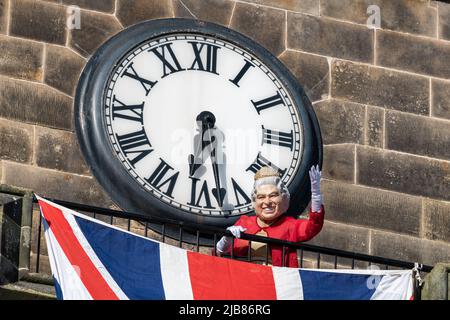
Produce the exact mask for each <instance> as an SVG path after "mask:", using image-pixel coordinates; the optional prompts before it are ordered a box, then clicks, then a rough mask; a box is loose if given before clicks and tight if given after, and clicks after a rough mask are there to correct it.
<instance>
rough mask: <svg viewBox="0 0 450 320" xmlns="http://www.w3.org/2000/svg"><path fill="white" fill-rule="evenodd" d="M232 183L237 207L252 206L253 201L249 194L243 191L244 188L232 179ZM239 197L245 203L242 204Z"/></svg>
mask: <svg viewBox="0 0 450 320" xmlns="http://www.w3.org/2000/svg"><path fill="white" fill-rule="evenodd" d="M231 183H232V184H233V190H234V195H235V196H236V204H237V206H242V205H247V204H250V202H251V200H250V198H249V197H248V195H247V193H246V192H245V191H244V190H242V188H241V187H240V186H239V185H238V184H237V182H236V181H235V180H234V179H233V178H231ZM239 196H241V198H243V199H244V203H241V202H240V200H239Z"/></svg>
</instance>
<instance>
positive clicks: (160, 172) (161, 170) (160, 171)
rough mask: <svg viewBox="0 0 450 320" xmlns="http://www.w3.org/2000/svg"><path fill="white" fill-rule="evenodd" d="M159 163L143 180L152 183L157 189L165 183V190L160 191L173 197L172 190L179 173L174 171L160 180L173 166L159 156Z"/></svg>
mask: <svg viewBox="0 0 450 320" xmlns="http://www.w3.org/2000/svg"><path fill="white" fill-rule="evenodd" d="M159 160H160V163H159V165H158V167H157V168H156V169H155V171H153V173H152V174H151V175H150V177H148V178H146V179H145V180H146V181H147V182H148V183H150V185H152V186H153V187H154V188H156V189H158V190H159V191H161V188H162V187H164V186H165V185H166V184H168V185H167V190H166V191H165V192H164V191H161V192H162V193H164V194H165V195H166V196H168V197H170V198H173V197H172V192H173V189H174V187H175V184H176V182H177V179H178V175H179V173H180V172H179V171H177V172H175V173H174V174H172V175H171V176H170V177H168V178H167V179H165V180H164V181H162V182H161V180H162V179H163V178H164V177H166V176H167V173H168V172H169V171H171V170H173V168H172V167H171V166H170V165H169V164H167V162H165V161H164V160H163V159H161V158H159Z"/></svg>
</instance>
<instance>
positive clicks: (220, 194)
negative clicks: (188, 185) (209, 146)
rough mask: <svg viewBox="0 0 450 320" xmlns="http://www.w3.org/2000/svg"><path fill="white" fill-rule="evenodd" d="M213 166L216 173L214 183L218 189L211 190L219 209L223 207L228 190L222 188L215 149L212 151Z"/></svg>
mask: <svg viewBox="0 0 450 320" xmlns="http://www.w3.org/2000/svg"><path fill="white" fill-rule="evenodd" d="M211 164H212V169H213V173H214V181H215V182H216V187H215V188H213V189H212V190H211V192H212V194H213V196H214V198H216V200H217V203H218V204H219V207H222V206H223V200H224V198H225V194H226V193H227V190H225V188H222V187H221V186H220V173H219V165H218V164H217V159H216V149H215V148H214V149H213V150H212V151H211Z"/></svg>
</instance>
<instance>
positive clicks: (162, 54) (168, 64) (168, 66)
mask: <svg viewBox="0 0 450 320" xmlns="http://www.w3.org/2000/svg"><path fill="white" fill-rule="evenodd" d="M150 51H151V52H153V53H154V54H155V55H156V56H157V57H158V58H159V60H161V62H162V63H163V73H164V74H163V76H162V77H161V78H164V77H167V76H168V75H170V74H172V73H174V72H179V71H183V70H186V69H183V68H182V67H181V65H180V62H179V61H178V59H177V57H176V56H175V53H174V52H173V49H172V43H167V44H163V45H161V46H159V47H157V48H154V49H151V50H150ZM169 56H170V60H171V61H169Z"/></svg>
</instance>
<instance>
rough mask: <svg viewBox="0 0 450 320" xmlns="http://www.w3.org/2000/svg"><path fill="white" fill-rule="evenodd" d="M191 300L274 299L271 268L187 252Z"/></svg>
mask: <svg viewBox="0 0 450 320" xmlns="http://www.w3.org/2000/svg"><path fill="white" fill-rule="evenodd" d="M187 257H188V266H189V274H190V279H191V286H192V293H193V295H194V299H196V300H197V299H199V300H229V299H232V300H276V298H277V294H276V290H275V282H274V279H273V274H272V268H270V267H267V266H262V265H257V264H252V263H247V262H241V261H234V260H230V259H223V258H218V257H214V256H208V255H204V254H198V253H195V252H190V251H188V252H187Z"/></svg>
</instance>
